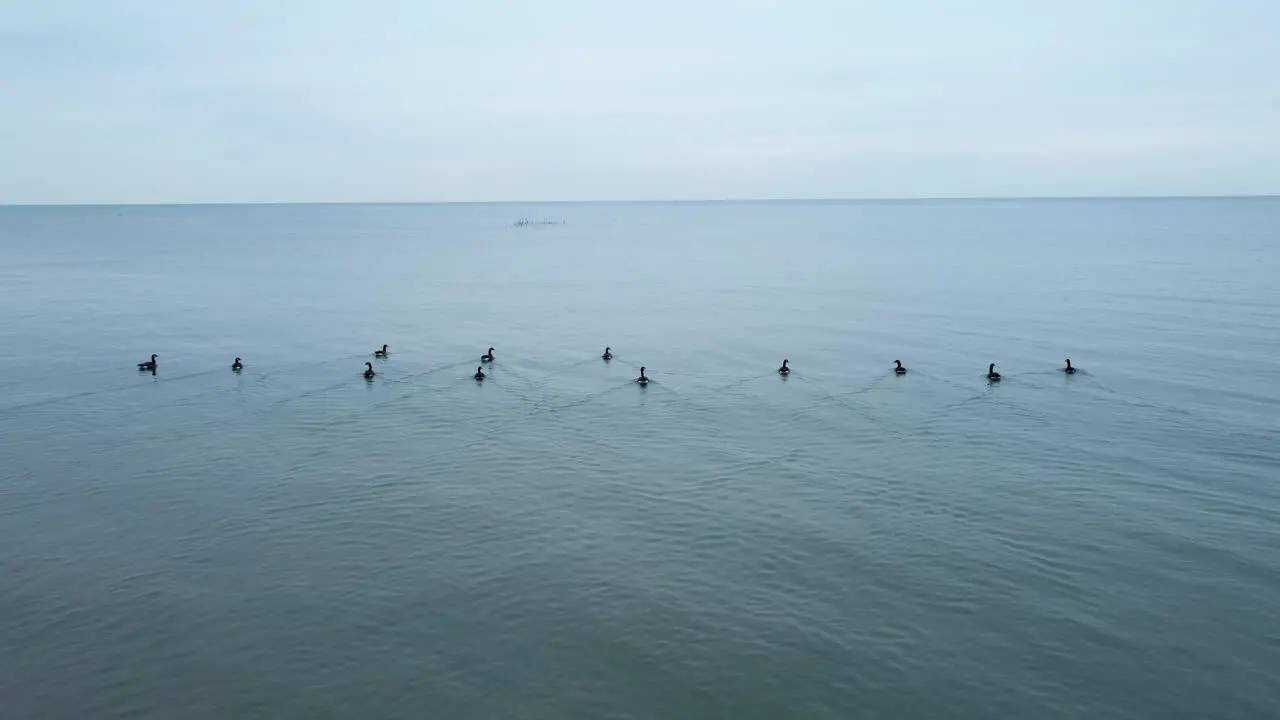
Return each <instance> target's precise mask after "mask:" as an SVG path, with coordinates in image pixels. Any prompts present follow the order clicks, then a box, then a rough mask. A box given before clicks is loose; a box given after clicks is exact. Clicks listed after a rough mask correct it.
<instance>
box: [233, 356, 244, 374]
mask: <svg viewBox="0 0 1280 720" xmlns="http://www.w3.org/2000/svg"><path fill="white" fill-rule="evenodd" d="M231 369H232V370H235V371H236V372H240V371H241V370H243V369H244V365H241V364H240V358H236V361H235V362H233V363H231Z"/></svg>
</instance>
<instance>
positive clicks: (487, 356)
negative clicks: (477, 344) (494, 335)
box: [480, 348, 493, 363]
mask: <svg viewBox="0 0 1280 720" xmlns="http://www.w3.org/2000/svg"><path fill="white" fill-rule="evenodd" d="M480 362H489V363H491V362H493V348H489V352H487V353H485V354H483V355H481V356H480Z"/></svg>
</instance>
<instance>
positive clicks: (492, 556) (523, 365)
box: [0, 199, 1280, 719]
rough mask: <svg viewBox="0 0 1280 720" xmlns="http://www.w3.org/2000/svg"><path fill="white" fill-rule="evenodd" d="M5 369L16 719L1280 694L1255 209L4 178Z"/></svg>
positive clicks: (707, 709) (864, 709) (689, 714)
mask: <svg viewBox="0 0 1280 720" xmlns="http://www.w3.org/2000/svg"><path fill="white" fill-rule="evenodd" d="M520 218H529V219H530V220H534V221H542V220H550V221H555V222H557V223H561V224H545V225H544V224H537V223H535V224H531V225H528V226H525V227H514V226H513V225H512V223H513V222H514V221H516V220H519V219H520ZM383 343H387V344H389V345H390V347H391V354H390V357H389V358H387V359H385V360H382V359H378V360H375V359H374V358H373V357H372V351H373V349H374V348H375V347H379V346H381V345H382V344H383ZM606 345H609V346H611V347H612V348H613V351H614V352H615V353H616V355H617V357H616V359H614V360H613V361H612V362H611V363H605V362H603V361H601V360H600V359H599V355H600V353H601V352H602V351H603V349H604V347H605V346H606ZM489 346H493V347H494V348H495V354H496V356H497V360H496V362H495V363H494V364H493V367H492V368H491V369H490V371H489V377H488V379H486V380H485V381H484V382H483V383H480V384H477V383H476V382H475V381H474V380H473V379H472V378H471V375H472V373H473V372H474V371H475V368H476V366H477V365H478V356H479V355H480V354H481V353H482V352H483V351H484V350H485V349H486V348H488V347H489ZM151 353H157V354H158V355H159V356H160V357H159V367H158V370H157V372H156V373H155V374H154V375H152V374H150V373H139V372H137V371H136V370H135V365H136V363H138V362H139V361H142V360H145V359H146V358H147V357H148V356H149V355H150V354H151ZM236 356H240V357H241V358H243V361H244V364H245V367H244V371H243V372H242V373H240V374H235V373H233V372H231V370H230V369H229V366H230V364H231V361H232V359H233V358H235V357H236ZM1068 357H1069V358H1071V359H1072V361H1073V362H1074V364H1075V365H1077V366H1078V367H1079V368H1081V371H1080V372H1079V373H1077V374H1076V375H1073V376H1067V375H1066V374H1064V373H1063V372H1061V371H1060V370H1059V368H1060V367H1061V366H1062V365H1063V361H1064V359H1066V358H1068ZM784 358H786V359H789V360H790V361H791V363H790V364H791V366H792V367H793V368H794V373H793V374H792V375H791V376H790V377H788V378H785V379H784V378H780V377H779V376H778V374H777V373H776V372H775V369H776V368H777V367H778V365H779V364H780V363H781V361H782V360H783V359H784ZM896 359H901V360H902V361H903V364H904V365H905V366H906V367H908V368H910V372H909V373H908V374H907V375H905V376H903V377H896V376H894V374H893V373H892V372H891V367H892V362H893V361H894V360H896ZM366 360H368V361H372V362H373V364H374V367H375V368H376V370H377V373H378V374H377V377H376V378H375V379H374V380H373V381H371V382H366V381H365V380H364V379H363V378H362V377H361V371H362V369H363V366H364V363H365V361H366ZM990 362H994V363H996V364H997V370H999V371H1001V372H1003V373H1004V380H1003V381H1002V382H1001V383H999V384H988V382H987V381H986V379H985V372H986V367H987V364H988V363H990ZM641 365H644V366H646V367H647V368H648V374H649V376H650V377H652V378H653V383H652V384H650V385H649V386H648V387H645V388H641V387H639V386H637V385H636V384H635V383H633V382H632V380H633V378H634V377H635V376H636V375H637V372H638V369H639V367H640V366H641ZM0 371H2V376H0V716H3V717H4V718H41V719H52V718H177V717H181V718H232V717H234V718H323V717H353V718H354V717H359V718H383V717H386V718H392V717H395V718H424V717H431V718H784V717H788V718H791V717H794V718H860V717H867V718H895V719H896V718H939V717H955V718H1090V719H1105V718H1210V717H1213V718H1262V717H1276V716H1277V714H1280V380H1278V378H1280V200H1275V199H1239V200H1115V201H1105V200H1096V201H993V202H967V201H966V202H960V201H956V202H884V203H873V202H864V203H759V204H755V203H708V204H562V205H561V204H556V205H539V206H521V205H459V206H256V207H254V206H246V207H235V206H226V207H85V208H66V207H62V208H52V207H50V208H17V207H15V208H0Z"/></svg>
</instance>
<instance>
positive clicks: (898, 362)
mask: <svg viewBox="0 0 1280 720" xmlns="http://www.w3.org/2000/svg"><path fill="white" fill-rule="evenodd" d="M893 364H894V365H896V366H897V367H895V368H894V369H893V371H894V372H895V373H897V374H898V375H906V374H907V369H906V368H904V367H902V361H901V360H894V361H893Z"/></svg>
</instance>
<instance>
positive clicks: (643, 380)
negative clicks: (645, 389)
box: [636, 366, 649, 385]
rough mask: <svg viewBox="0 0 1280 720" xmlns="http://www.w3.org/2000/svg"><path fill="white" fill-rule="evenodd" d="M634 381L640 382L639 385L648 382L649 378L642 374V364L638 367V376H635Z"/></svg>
mask: <svg viewBox="0 0 1280 720" xmlns="http://www.w3.org/2000/svg"><path fill="white" fill-rule="evenodd" d="M636 382H638V383H640V384H641V385H648V384H649V378H647V377H645V375H644V366H641V367H640V377H638V378H636Z"/></svg>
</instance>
